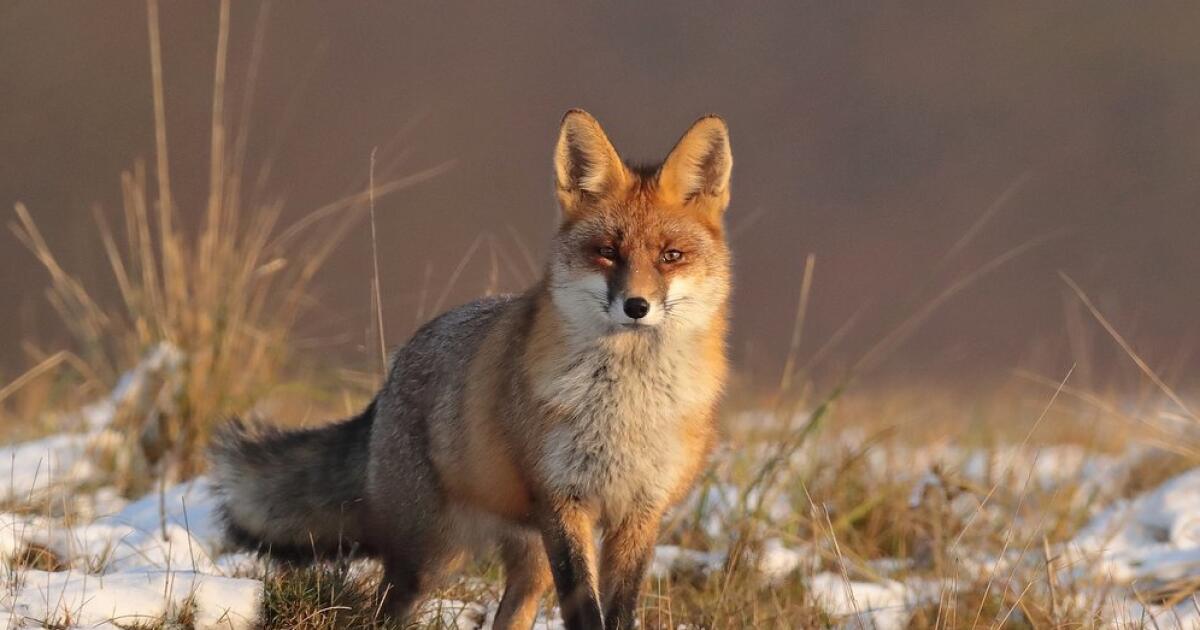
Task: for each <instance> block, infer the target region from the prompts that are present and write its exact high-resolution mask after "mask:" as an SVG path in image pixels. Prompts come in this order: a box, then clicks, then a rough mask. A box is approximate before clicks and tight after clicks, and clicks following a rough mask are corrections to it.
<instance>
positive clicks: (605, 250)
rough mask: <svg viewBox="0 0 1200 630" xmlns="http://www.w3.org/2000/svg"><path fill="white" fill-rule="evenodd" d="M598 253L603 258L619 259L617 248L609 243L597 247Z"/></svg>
mask: <svg viewBox="0 0 1200 630" xmlns="http://www.w3.org/2000/svg"><path fill="white" fill-rule="evenodd" d="M596 253H597V254H598V255H599V256H600V257H601V258H604V259H605V260H616V259H617V248H615V247H612V246H609V245H602V246H600V247H598V248H596Z"/></svg>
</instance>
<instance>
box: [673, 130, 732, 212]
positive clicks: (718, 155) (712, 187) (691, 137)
mask: <svg viewBox="0 0 1200 630" xmlns="http://www.w3.org/2000/svg"><path fill="white" fill-rule="evenodd" d="M732 169H733V153H732V152H731V151H730V149H729V127H727V126H726V125H725V121H724V120H722V119H721V117H720V116H715V115H708V116H705V117H703V118H701V119H700V120H697V121H696V122H695V123H693V124H692V126H691V128H689V129H688V130H687V132H686V133H684V134H683V137H682V138H680V139H679V142H677V143H676V144H675V148H674V149H671V154H670V155H668V156H667V159H666V161H665V162H663V165H662V169H661V170H660V171H659V175H658V186H659V190H660V191H661V193H662V194H663V195H665V196H667V197H668V198H671V199H675V200H677V201H679V202H681V203H684V204H689V203H697V204H700V205H702V206H703V207H704V208H705V209H707V210H709V211H711V212H712V213H713V214H714V215H715V214H720V213H721V212H722V211H723V210H725V207H726V206H728V205H729V174H730V171H731V170H732Z"/></svg>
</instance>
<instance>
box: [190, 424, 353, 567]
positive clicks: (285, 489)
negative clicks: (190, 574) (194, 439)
mask: <svg viewBox="0 0 1200 630" xmlns="http://www.w3.org/2000/svg"><path fill="white" fill-rule="evenodd" d="M374 416H375V403H374V402H372V403H371V404H370V405H369V406H368V407H367V408H366V409H365V410H364V411H363V412H362V413H361V414H359V415H358V416H355V417H354V418H351V419H349V420H345V421H342V422H338V423H336V424H331V425H328V426H323V427H319V428H315V429H308V430H297V431H284V430H280V429H272V428H268V427H263V426H258V425H247V424H246V423H244V422H242V421H240V420H235V421H233V422H231V423H230V424H229V425H227V426H226V427H224V428H223V429H222V430H221V431H220V433H218V435H217V436H216V439H215V440H214V446H213V449H212V475H213V478H214V481H215V485H216V488H217V492H218V496H220V499H221V513H222V516H223V517H224V521H225V527H226V532H227V533H228V536H229V538H230V540H231V541H232V542H233V543H234V544H236V545H238V546H240V547H244V548H248V549H257V550H260V551H266V552H269V553H271V554H272V555H276V556H283V557H287V558H290V559H293V560H305V559H310V560H311V559H314V558H315V557H322V556H328V555H331V554H334V553H340V552H343V551H347V552H348V551H350V550H351V549H352V548H354V547H356V546H357V547H358V549H359V550H360V551H366V549H365V548H364V547H363V546H362V545H361V541H362V531H363V525H362V520H363V518H362V513H363V508H364V506H363V493H364V488H365V484H366V474H367V448H368V444H369V442H370V439H369V438H370V433H371V423H372V421H373V420H374Z"/></svg>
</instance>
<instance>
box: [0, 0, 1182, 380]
mask: <svg viewBox="0 0 1200 630" xmlns="http://www.w3.org/2000/svg"><path fill="white" fill-rule="evenodd" d="M258 15H259V7H258V6H257V5H251V4H250V3H235V4H234V6H233V11H232V14H231V16H230V25H231V32H230V37H229V51H230V56H229V89H230V92H231V102H233V103H237V102H239V100H238V99H241V98H243V97H246V96H248V94H247V86H248V85H250V86H252V88H253V94H252V95H250V96H252V99H253V100H252V103H253V108H252V117H251V121H252V131H251V136H250V143H249V145H248V154H249V160H248V161H249V163H253V164H258V165H262V164H266V163H270V164H271V173H270V177H269V180H268V181H267V183H266V184H265V185H264V188H265V190H266V191H267V192H268V193H269V194H271V195H279V196H282V197H284V198H286V202H287V205H286V206H285V209H284V219H283V222H284V223H286V222H287V221H288V220H289V217H290V218H292V219H294V218H296V217H299V216H302V215H303V214H304V213H305V212H307V211H308V210H311V209H312V208H314V207H318V206H320V205H322V204H325V203H328V202H330V201H332V200H336V199H338V198H340V197H342V196H344V195H346V194H348V193H353V192H357V191H360V190H362V189H363V188H362V187H363V185H364V184H365V180H366V177H367V173H368V170H369V165H370V155H371V152H372V150H373V149H374V148H375V147H380V151H385V150H386V151H388V155H389V156H393V157H395V159H394V160H391V161H389V166H388V169H389V176H399V175H404V174H405V173H408V172H418V171H421V170H423V169H427V168H430V167H434V166H437V165H440V164H443V163H445V162H447V161H452V165H451V166H450V167H449V168H448V170H446V171H445V172H444V173H442V174H441V175H439V176H437V177H435V178H433V179H430V180H428V181H425V182H422V183H420V184H418V185H414V186H413V187H410V188H407V189H405V190H402V191H400V192H398V193H395V194H392V195H389V196H386V197H384V198H381V199H380V200H379V201H378V204H377V220H376V227H377V230H378V235H379V265H380V279H381V285H382V295H383V299H382V307H383V309H382V311H383V318H384V328H385V330H386V333H387V337H388V341H389V342H391V343H396V342H399V341H401V339H402V338H403V337H406V336H407V335H409V334H410V333H411V332H412V331H413V330H414V327H415V326H416V325H417V324H418V321H417V320H418V318H419V316H420V315H421V313H419V307H418V304H419V303H420V302H421V293H422V287H423V286H429V287H432V292H433V293H435V294H436V293H440V292H442V290H443V288H444V287H449V289H448V293H447V296H446V300H445V306H449V305H450V304H454V303H460V302H464V301H467V300H469V299H471V298H473V297H475V296H477V295H478V294H480V293H481V292H483V291H484V290H485V288H487V287H489V286H498V287H499V288H500V289H503V290H513V291H515V290H519V289H521V288H522V286H523V285H524V284H525V283H527V282H528V281H529V279H530V277H531V276H532V274H531V273H530V270H529V268H528V265H527V264H526V263H525V251H523V250H524V249H526V248H527V249H528V250H529V254H530V255H531V256H532V258H533V259H534V260H536V261H537V264H540V261H541V260H542V256H543V254H544V252H545V244H546V242H547V240H548V237H549V236H550V235H551V234H552V231H553V227H554V222H555V220H556V209H555V206H554V202H553V199H552V195H551V179H550V150H551V146H552V143H553V141H554V138H555V133H556V131H557V125H558V121H559V118H560V116H561V115H562V112H563V111H564V110H566V109H567V108H569V107H583V108H585V109H587V110H589V111H591V112H592V113H593V114H594V115H596V116H597V117H598V118H599V119H600V121H601V122H602V123H603V124H604V125H605V128H606V130H607V131H608V133H609V135H610V137H611V138H612V139H613V141H614V143H615V144H616V145H617V147H618V149H619V150H620V151H621V152H622V153H623V154H624V155H625V156H626V157H627V158H630V159H634V160H657V159H660V158H661V157H663V156H664V155H665V153H666V152H667V150H668V149H669V148H670V147H671V145H672V144H673V142H674V141H675V140H676V138H677V137H678V136H679V135H680V134H681V133H682V131H683V130H684V129H685V128H686V127H687V125H688V124H689V123H690V122H691V121H692V120H693V119H694V118H696V117H697V116H699V115H701V114H703V113H706V112H717V113H720V114H721V115H723V116H724V117H726V119H727V120H728V121H729V124H730V127H731V129H732V135H733V149H734V155H735V171H734V198H733V199H734V200H733V204H732V206H731V209H730V211H729V213H728V221H729V225H730V228H731V234H732V239H733V247H734V252H735V256H736V278H737V281H736V295H735V299H734V316H735V322H734V328H733V331H734V333H733V338H732V350H733V355H734V357H735V361H736V363H737V366H738V368H739V369H740V372H741V373H742V374H743V375H744V376H745V377H746V378H745V381H746V382H749V383H752V384H762V386H763V387H765V388H768V389H769V388H773V387H775V386H776V385H777V384H778V380H779V372H780V370H781V366H782V365H783V362H784V360H785V356H786V354H787V349H788V340H789V339H790V338H791V336H792V328H793V323H794V321H795V319H796V313H797V303H798V300H799V297H800V292H801V278H802V276H803V270H804V267H805V261H806V258H807V257H808V256H809V255H810V254H812V255H813V256H814V261H815V266H814V273H813V283H812V292H811V299H810V304H809V307H808V310H807V316H806V318H805V327H804V334H803V337H802V339H801V347H800V352H799V356H800V357H801V361H802V362H804V361H807V360H809V359H812V358H816V359H819V361H818V364H816V365H813V366H812V367H813V369H814V370H815V371H816V372H824V373H828V374H833V375H837V374H839V373H841V372H842V371H844V370H846V369H848V368H849V367H850V366H852V365H854V364H855V363H856V362H857V361H858V360H859V359H861V358H862V357H863V356H864V354H866V353H868V352H869V351H870V349H871V348H873V347H876V345H877V344H878V343H879V342H880V341H881V340H883V339H885V338H886V337H887V335H888V334H889V332H890V331H894V330H897V327H898V326H902V325H903V322H905V321H906V320H908V319H910V318H911V317H912V316H914V314H919V313H920V312H921V311H922V309H923V308H925V307H927V306H929V305H931V304H933V303H936V302H938V299H937V298H938V295H939V294H941V293H942V292H943V291H944V290H946V289H947V288H950V287H953V286H955V284H956V283H957V282H960V281H964V279H968V278H972V277H973V276H974V275H978V276H979V277H978V278H976V279H973V280H970V281H969V283H968V284H966V285H965V286H964V288H963V289H962V290H961V291H958V292H956V293H955V294H954V295H953V296H952V297H950V298H949V299H947V300H945V302H944V303H940V306H938V308H937V309H936V310H934V311H933V312H932V313H931V314H930V316H929V317H928V319H927V320H925V321H924V325H923V326H922V327H920V329H919V330H917V331H916V333H915V334H914V335H912V336H911V338H907V339H906V340H905V343H902V344H897V345H896V347H895V349H894V351H890V352H887V353H884V355H883V358H884V359H885V360H882V361H879V362H877V364H874V363H873V365H872V367H873V368H874V369H873V370H872V371H871V373H870V374H869V378H870V379H871V381H872V382H875V383H900V384H909V383H914V384H920V383H937V384H938V385H939V386H950V385H954V386H959V385H961V386H962V387H970V386H973V385H974V384H978V383H980V382H985V381H989V380H994V379H1004V378H1008V376H1009V375H1010V374H1012V373H1013V371H1014V370H1016V369H1030V370H1034V371H1036V372H1039V373H1043V374H1047V375H1051V376H1052V377H1053V378H1054V379H1056V380H1057V379H1058V378H1060V377H1061V375H1062V373H1063V372H1064V371H1065V370H1066V369H1067V368H1068V367H1070V366H1071V365H1072V364H1074V363H1078V364H1079V365H1080V368H1079V372H1078V373H1077V374H1076V375H1075V376H1074V377H1073V378H1074V379H1075V382H1076V383H1079V382H1080V381H1079V379H1084V380H1085V381H1090V382H1085V383H1084V384H1086V385H1088V386H1092V387H1105V386H1107V385H1109V384H1112V383H1119V382H1121V379H1122V378H1123V377H1122V376H1121V375H1122V374H1132V375H1136V369H1135V368H1132V366H1131V363H1130V362H1129V360H1128V358H1127V357H1126V356H1125V353H1124V352H1123V351H1121V350H1120V349H1119V348H1117V346H1116V344H1114V343H1113V342H1112V341H1111V340H1110V339H1109V337H1108V335H1107V334H1106V333H1104V332H1103V330H1102V329H1101V328H1100V327H1099V326H1098V325H1097V324H1096V322H1095V321H1094V319H1093V317H1092V315H1090V314H1089V313H1088V312H1087V310H1086V309H1085V308H1083V307H1082V306H1081V304H1080V301H1079V299H1078V297H1077V296H1076V295H1075V293H1073V292H1072V291H1071V289H1070V288H1069V287H1068V286H1067V284H1066V283H1065V281H1064V280H1063V278H1062V277H1061V276H1060V272H1063V273H1065V274H1067V275H1068V276H1070V277H1071V278H1072V279H1074V280H1075V281H1076V282H1078V284H1079V286H1080V287H1081V288H1082V289H1083V290H1084V291H1085V292H1086V293H1087V294H1088V295H1089V296H1091V298H1092V299H1093V300H1094V301H1095V304H1096V306H1097V307H1098V308H1099V310H1100V311H1102V312H1103V313H1104V314H1105V315H1106V316H1107V317H1108V318H1109V319H1110V320H1111V321H1112V322H1113V324H1114V326H1116V328H1117V329H1119V330H1120V331H1121V333H1122V334H1123V335H1125V336H1126V337H1127V338H1128V339H1129V340H1130V343H1131V344H1132V345H1133V346H1134V347H1135V348H1136V349H1137V351H1138V352H1139V353H1141V354H1142V355H1143V356H1144V357H1145V358H1146V359H1147V361H1148V362H1149V364H1150V365H1151V366H1153V367H1154V368H1155V369H1157V370H1160V371H1161V372H1162V373H1163V374H1164V375H1165V377H1166V379H1167V380H1168V382H1170V383H1173V384H1182V385H1186V384H1187V379H1186V377H1187V376H1188V375H1189V374H1191V373H1192V372H1191V370H1194V369H1195V368H1196V367H1198V365H1197V363H1198V361H1197V357H1196V355H1195V353H1194V348H1195V340H1196V337H1195V334H1196V332H1197V318H1196V314H1197V313H1198V312H1200V291H1198V290H1197V278H1200V248H1197V247H1196V243H1197V234H1198V233H1200V178H1198V177H1197V174H1198V173H1200V125H1197V124H1196V121H1197V120H1200V38H1197V37H1196V33H1198V32H1200V5H1196V4H1187V3H1182V4H1176V5H1167V4H1163V5H1160V6H1158V7H1156V8H1155V9H1154V10H1153V11H1150V10H1146V8H1145V6H1144V5H1142V4H1141V3H1127V2H1063V3H1033V2H1029V3H1026V2H1012V3H927V2H917V3H895V4H889V5H882V4H879V3H868V2H840V3H807V2H802V3H797V2H779V3H756V4H755V5H754V7H753V9H751V8H750V7H748V6H745V5H737V6H736V7H734V6H730V5H725V4H720V3H713V2H696V1H689V2H662V3H653V4H646V3H620V4H614V3H605V4H604V5H603V6H601V5H599V4H596V5H591V4H583V3H570V4H568V3H560V2H543V3H520V4H507V3H506V4H503V5H483V4H475V3H471V4H467V3H463V4H448V3H398V2H390V3H383V2H377V3H370V4H361V5H356V8H355V9H354V10H348V9H347V7H346V5H342V4H330V3H317V2H295V3H280V4H277V5H275V6H273V7H272V8H271V9H270V11H269V14H267V16H266V17H265V21H264V22H263V24H264V25H265V29H264V31H263V32H264V33H265V36H264V39H263V40H262V43H263V46H262V58H261V64H260V66H259V70H258V73H257V77H247V76H246V69H247V68H248V67H249V65H250V64H249V63H248V57H249V56H250V55H251V51H252V42H253V41H254V31H255V24H256V20H257V19H258ZM217 19H218V11H217V7H216V5H215V4H210V3H170V4H167V5H166V6H164V7H163V8H162V15H161V22H162V29H163V31H162V41H163V51H164V52H163V55H164V58H163V68H164V75H165V94H166V102H165V106H166V116H167V124H168V134H169V138H170V144H171V147H172V151H171V160H172V166H171V168H172V176H173V178H174V179H173V186H174V189H175V198H176V201H177V203H178V204H179V206H180V208H181V209H182V212H183V217H184V218H185V220H186V219H187V218H188V217H189V216H190V215H189V212H193V211H194V215H195V217H196V218H197V220H198V217H199V216H200V211H201V209H202V208H203V205H204V204H203V201H204V195H205V193H206V186H207V185H208V172H207V165H208V160H209V154H208V146H209V145H208V142H209V133H210V122H211V117H212V111H211V104H212V89H213V88H212V80H213V73H214V70H213V68H214V57H215V54H216V53H215V51H216V47H217V41H216V33H217V32H218V25H217ZM146 24H147V22H146V8H145V5H144V4H143V3H142V2H138V1H120V2H94V3H86V4H80V3H67V2H37V1H32V0H25V1H15V2H5V3H4V4H3V5H2V6H0V164H3V167H2V168H0V202H2V204H3V205H4V206H5V207H6V208H9V209H8V210H5V212H11V207H12V204H13V203H15V202H17V201H21V202H24V203H25V204H26V205H27V206H28V208H29V210H30V214H31V215H32V216H33V218H34V219H35V220H36V221H37V223H38V225H39V226H40V228H41V230H42V232H43V233H44V235H45V238H46V240H47V241H48V243H49V245H50V247H51V248H52V249H54V250H55V251H56V252H57V254H58V256H59V260H60V262H61V263H62V264H63V266H64V267H65V268H66V269H67V270H68V271H70V272H72V273H75V274H77V275H78V276H79V277H80V279H81V280H82V281H83V282H84V283H85V284H87V285H88V286H89V287H96V288H98V289H99V291H98V294H97V296H98V299H100V300H101V301H103V300H105V299H112V300H114V302H115V301H116V300H117V294H116V284H115V282H114V280H113V279H112V274H111V271H110V270H109V268H108V265H107V263H106V262H105V257H104V249H103V245H102V243H101V242H100V239H99V237H98V236H97V232H96V224H95V221H94V218H93V214H92V208H93V207H94V206H99V207H100V208H102V209H103V212H105V213H106V215H111V216H112V217H114V218H115V217H117V216H118V215H119V208H120V196H121V188H120V184H119V179H118V176H119V173H120V172H121V171H122V170H123V169H126V168H128V167H129V166H130V165H131V164H132V163H133V162H134V161H135V160H136V159H138V158H146V159H148V160H150V161H151V162H152V160H153V151H154V124H153V101H152V95H151V73H150V62H149V55H148V42H147V27H146ZM250 79H252V81H251V80H250ZM397 156H398V157H397ZM11 217H12V215H10V217H9V218H11ZM6 223H7V220H6ZM481 235H482V236H483V239H484V240H483V241H479V242H482V243H484V245H483V246H478V245H477V246H476V247H475V251H474V252H473V254H472V256H471V257H470V258H469V259H467V262H466V263H465V266H464V267H463V268H462V270H461V273H459V274H457V277H456V278H455V276H456V274H455V269H456V266H458V265H459V263H460V261H462V260H464V255H465V254H466V253H468V250H470V249H471V248H472V245H473V244H475V243H476V242H477V239H479V238H480V237H481ZM370 252H371V250H370V226H369V224H368V223H367V222H365V221H363V222H360V223H358V224H357V225H356V226H355V228H354V229H353V230H352V231H351V232H349V233H348V235H347V236H346V238H345V240H343V241H342V243H341V245H340V246H339V247H338V249H337V250H336V251H335V252H334V253H333V254H332V256H331V259H330V260H329V262H328V263H327V264H326V265H325V266H324V267H323V268H322V270H321V272H320V273H319V275H318V276H317V278H316V281H315V284H314V287H315V289H316V297H317V299H318V302H317V306H316V307H315V308H313V309H311V310H309V311H307V312H306V314H305V316H304V319H303V321H301V322H300V327H299V330H300V337H301V338H303V339H304V340H306V343H307V346H306V347H308V348H309V349H310V351H313V352H319V353H321V355H322V356H325V357H336V358H338V361H344V362H345V363H346V364H347V365H358V366H361V365H365V364H367V363H368V362H369V361H368V357H369V356H370V355H371V353H372V350H371V348H370V343H371V342H370V337H369V335H368V334H366V331H367V330H368V329H369V328H370V326H371V323H372V320H373V317H374V308H373V306H372V300H371V269H372V261H371V253H370ZM1006 254H1011V255H1007V256H1006ZM997 257H1003V258H1001V259H1000V260H1002V261H1003V263H1002V264H995V265H991V264H990V262H992V261H996V260H997ZM505 259H508V261H509V262H504V260H505ZM492 260H501V261H502V264H499V266H498V267H496V266H495V265H494V264H493V263H491V262H489V261H492ZM512 261H515V262H512ZM496 268H498V269H499V272H498V274H497V273H495V272H493V269H496ZM981 269H986V270H988V272H987V273H984V274H977V272H979V271H980V270H981ZM427 274H428V278H429V280H428V282H426V280H425V278H426V277H427ZM452 278H455V279H454V281H453V283H451V279H452ZM0 284H2V286H3V287H4V291H5V296H4V298H3V299H0V322H3V323H4V326H2V327H0V373H2V374H5V375H12V374H16V373H19V372H20V370H21V369H23V367H25V366H27V365H28V364H29V363H30V356H29V354H28V352H27V351H26V346H25V342H27V341H30V340H32V341H33V342H35V343H36V344H37V345H39V346H42V347H49V348H53V347H55V346H56V345H58V344H60V342H61V341H62V340H63V339H64V338H65V337H64V333H63V331H62V330H61V328H62V325H61V324H60V323H59V322H58V320H57V319H55V317H54V316H53V313H52V311H51V309H50V307H49V305H48V304H47V302H46V299H45V296H44V291H45V286H46V284H47V276H46V273H45V270H44V269H43V268H42V267H41V265H39V263H38V262H37V261H36V260H35V259H34V257H33V256H32V255H30V253H29V252H28V251H27V250H26V249H25V248H23V247H21V246H20V244H19V242H18V241H17V240H16V239H15V238H13V237H12V235H11V234H8V233H5V234H4V235H0ZM445 306H444V307H445ZM444 307H443V308H444ZM425 315H428V313H426V314H425ZM839 331H840V332H839ZM831 338H832V339H833V340H834V342H833V343H829V342H830V339H831Z"/></svg>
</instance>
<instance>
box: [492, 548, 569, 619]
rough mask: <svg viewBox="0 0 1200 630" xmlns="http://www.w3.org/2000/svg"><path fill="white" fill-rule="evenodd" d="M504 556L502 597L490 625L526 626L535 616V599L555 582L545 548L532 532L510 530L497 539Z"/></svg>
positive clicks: (536, 603) (536, 601) (536, 602)
mask: <svg viewBox="0 0 1200 630" xmlns="http://www.w3.org/2000/svg"><path fill="white" fill-rule="evenodd" d="M500 555H501V557H502V558H503V560H504V577H505V585H504V597H502V598H501V599H500V610H498V611H497V612H496V621H495V622H494V623H493V625H492V627H493V628H495V629H496V630H529V628H531V627H533V621H534V619H535V618H537V612H538V600H539V599H541V597H542V593H545V592H546V589H548V588H550V585H551V584H552V583H553V582H554V579H553V577H551V575H550V564H549V563H548V562H547V561H546V550H545V549H544V548H543V547H542V543H541V541H540V540H538V537H537V536H536V535H535V534H526V533H513V534H509V535H506V536H505V537H504V539H503V540H502V541H501V543H500Z"/></svg>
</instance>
